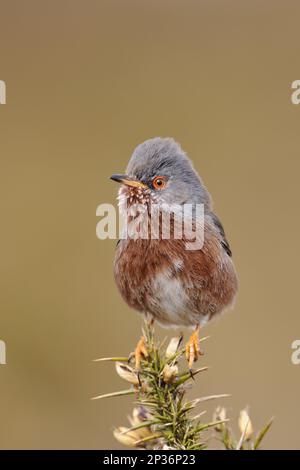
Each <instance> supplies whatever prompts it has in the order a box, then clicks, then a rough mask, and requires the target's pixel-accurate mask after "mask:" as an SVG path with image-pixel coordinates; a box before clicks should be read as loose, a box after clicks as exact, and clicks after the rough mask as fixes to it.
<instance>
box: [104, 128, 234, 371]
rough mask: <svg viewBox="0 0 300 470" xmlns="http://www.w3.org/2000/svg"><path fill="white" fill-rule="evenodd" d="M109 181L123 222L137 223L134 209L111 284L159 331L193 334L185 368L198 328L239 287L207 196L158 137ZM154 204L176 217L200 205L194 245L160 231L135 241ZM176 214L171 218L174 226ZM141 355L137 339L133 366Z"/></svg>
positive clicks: (171, 145)
mask: <svg viewBox="0 0 300 470" xmlns="http://www.w3.org/2000/svg"><path fill="white" fill-rule="evenodd" d="M111 179H112V180H114V181H117V182H119V183H121V185H122V186H121V188H120V190H119V205H120V210H121V213H122V214H123V216H124V217H125V219H126V220H127V222H128V223H131V222H133V221H134V220H135V218H136V217H137V213H135V211H134V210H133V209H134V207H135V206H136V205H137V206H138V207H139V211H138V212H139V224H137V227H139V228H137V227H136V231H137V236H128V237H124V238H122V239H121V240H119V242H118V244H117V248H116V255H115V263H114V275H115V280H116V284H117V286H118V288H119V290H120V293H121V295H122V297H123V298H124V299H125V301H126V302H127V304H128V305H129V306H130V307H132V308H134V309H136V310H138V311H139V312H141V313H143V314H145V315H147V317H149V318H150V319H151V321H154V320H157V321H158V322H159V323H160V324H161V325H162V326H165V327H170V326H178V327H179V326H190V327H194V328H195V331H194V332H193V334H192V335H191V337H190V339H189V342H188V343H187V345H186V357H187V360H188V363H189V367H190V369H191V368H192V365H193V362H194V360H196V359H197V358H198V355H199V354H200V349H199V336H198V335H199V328H200V326H201V325H203V324H205V323H206V322H207V321H209V320H210V319H211V318H213V317H215V316H216V315H218V314H220V313H221V312H223V311H224V310H225V309H227V308H229V307H230V306H232V304H233V302H234V298H235V295H236V292H237V287H238V282H237V275H236V271H235V267H234V264H233V261H232V253H231V249H230V247H229V243H228V241H227V239H226V236H225V232H224V229H223V226H222V224H221V222H220V220H219V219H218V217H217V216H216V215H215V213H214V212H213V211H212V202H211V197H210V194H209V192H208V191H207V189H206V187H205V186H204V184H203V183H202V180H201V178H200V177H199V175H198V174H197V172H196V171H195V169H194V168H193V165H192V163H191V161H190V160H189V158H188V157H187V155H186V154H185V152H184V151H183V150H182V149H181V147H180V145H179V144H177V143H176V142H175V141H174V140H173V139H171V138H158V137H157V138H153V139H150V140H147V141H145V142H144V143H142V144H140V145H139V146H138V147H137V148H136V149H135V150H134V152H133V154H132V156H131V159H130V161H129V164H128V166H127V169H126V174H125V175H120V174H115V175H112V176H111ZM154 205H156V206H157V207H159V213H160V215H165V214H164V212H167V215H168V214H169V215H170V214H171V212H170V205H171V207H172V205H174V206H175V207H176V208H177V209H176V210H177V212H178V207H179V208H183V207H184V206H185V205H188V207H190V208H191V207H192V208H195V207H196V206H197V205H202V207H204V217H203V224H202V225H203V227H202V228H203V243H202V245H201V247H200V248H198V249H188V248H187V242H188V240H187V238H186V237H185V235H184V234H183V236H181V237H180V238H175V237H174V236H173V237H172V236H170V237H169V238H164V237H163V236H162V229H161V228H160V229H159V230H158V235H157V234H156V237H152V238H151V236H150V237H149V236H148V237H147V238H146V237H144V238H142V237H139V236H138V233H139V231H141V224H143V221H144V224H145V225H146V227H148V228H150V226H151V216H152V217H153V215H152V212H151V207H152V206H154ZM140 208H142V209H144V213H143V210H142V211H141V209H140ZM175 212H176V211H175ZM175 212H174V211H173V212H172V214H171V221H173V228H174V213H175ZM175 215H176V214H175ZM188 217H189V222H190V225H191V227H194V226H195V224H196V223H197V217H198V216H197V212H196V211H195V210H193V209H192V210H190V212H189V215H188ZM149 218H150V221H149ZM159 220H160V221H161V220H162V218H161V217H160V218H159ZM171 226H172V223H171ZM135 235H136V234H135ZM142 356H147V345H146V340H145V338H143V337H142V338H141V339H140V341H139V343H138V346H137V348H136V351H135V358H136V367H137V368H139V366H140V361H141V357H142Z"/></svg>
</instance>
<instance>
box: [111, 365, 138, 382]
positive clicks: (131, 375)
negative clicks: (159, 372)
mask: <svg viewBox="0 0 300 470" xmlns="http://www.w3.org/2000/svg"><path fill="white" fill-rule="evenodd" d="M116 371H117V374H118V375H119V376H120V377H121V379H124V380H126V381H127V382H129V383H131V384H133V385H139V378H138V375H137V373H136V372H135V371H134V370H133V369H132V367H130V366H129V365H128V364H124V363H123V362H116Z"/></svg>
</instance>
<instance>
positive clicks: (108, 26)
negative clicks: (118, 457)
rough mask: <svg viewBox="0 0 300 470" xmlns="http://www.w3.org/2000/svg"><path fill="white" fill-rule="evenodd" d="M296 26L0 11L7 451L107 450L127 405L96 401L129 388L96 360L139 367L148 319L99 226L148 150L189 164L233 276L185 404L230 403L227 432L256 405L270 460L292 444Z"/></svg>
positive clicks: (109, 8)
mask: <svg viewBox="0 0 300 470" xmlns="http://www.w3.org/2000/svg"><path fill="white" fill-rule="evenodd" d="M299 18H300V5H299V2H297V1H291V0H287V1H286V0H281V1H275V0H272V1H271V0H269V1H264V2H262V1H255V0H254V1H252V0H251V1H250V0H248V1H244V2H240V1H238V0H235V1H233V0H232V1H229V0H228V1H222V0H219V1H215V0H207V1H204V0H199V1H191V0H182V1H175V0H172V1H171V0H163V1H162V0H161V1H145V0H140V1H130V0H124V1H121V0H119V1H115V0H110V1H108V0H107V1H102V0H101V1H100V0H97V1H96V0H80V1H79V0H72V1H71V0H69V1H67V0H63V1H61V0H60V1H58V0H55V1H45V0H44V1H38V0H27V1H26V2H24V1H21V0H19V1H17V0H9V1H8V0H7V1H5V0H0V79H2V80H5V81H6V85H7V104H6V105H5V106H4V105H3V106H0V158H1V172H0V193H1V194H0V214H1V262H0V285H1V316H0V339H2V340H4V341H5V342H6V345H7V365H1V366H0V416H1V424H0V447H1V448H73V449H77V448H117V447H118V444H117V443H116V442H115V441H114V439H113V437H112V429H113V427H114V426H115V425H125V424H126V414H128V413H129V411H130V409H131V399H130V398H121V399H117V400H111V401H91V400H90V398H91V397H92V396H95V395H98V394H100V393H105V392H109V391H114V390H118V389H122V387H123V388H124V387H126V384H125V386H124V383H122V381H121V379H119V378H118V376H117V375H116V374H115V372H114V369H113V367H112V366H110V365H109V364H104V365H101V364H97V363H93V362H92V360H93V359H94V358H96V357H101V356H109V355H116V354H117V355H119V354H121V355H124V354H125V355H126V354H127V353H128V352H130V351H131V350H132V349H133V347H134V345H135V342H136V341H137V339H138V337H139V334H140V317H139V316H138V314H136V313H135V312H133V311H131V310H130V309H129V308H128V307H127V306H126V305H125V304H124V302H123V301H122V300H121V298H120V296H119V294H118V292H117V289H116V287H115V284H114V280H113V274H112V263H113V256H114V248H115V241H114V240H105V241H100V240H98V239H97V238H96V235H95V228H96V223H97V218H96V215H95V213H96V207H97V205H98V204H100V203H102V202H106V203H114V202H115V196H116V190H117V188H116V185H115V184H114V183H113V182H111V181H110V180H109V179H108V177H109V176H110V175H111V174H112V173H114V172H122V171H123V170H124V168H125V166H126V163H127V161H128V158H129V157H130V154H131V152H132V150H133V148H134V147H135V146H136V145H137V144H138V143H140V142H142V141H143V140H145V139H147V138H149V137H153V136H172V137H174V138H175V139H176V140H178V141H179V142H180V143H181V144H182V146H183V148H184V149H185V150H186V151H187V152H188V154H189V155H190V157H191V158H192V160H193V161H194V164H195V166H196V168H197V169H198V171H199V173H200V174H201V176H202V177H203V179H204V181H205V183H206V185H207V187H208V189H209V190H210V191H211V193H212V195H213V199H214V202H215V210H216V212H217V214H218V215H219V216H220V218H221V220H222V222H223V224H224V226H225V229H226V232H227V235H228V238H229V241H230V243H231V246H232V249H233V253H234V260H235V263H236V266H237V269H238V273H239V278H240V291H239V295H238V300H237V303H236V306H235V308H234V311H233V312H231V313H228V314H227V315H226V316H224V317H223V318H221V319H220V320H217V321H216V322H214V323H213V324H211V325H209V326H208V327H207V328H206V329H205V331H204V333H203V334H210V335H211V339H210V340H209V341H208V342H207V343H206V344H205V356H204V357H203V358H202V359H201V364H203V365H204V364H208V365H210V366H211V369H210V370H209V371H208V372H207V373H206V375H204V376H202V380H201V381H200V382H199V383H197V386H196V387H195V390H194V391H193V395H195V396H196V395H197V396H198V395H204V394H211V393H226V392H227V393H231V394H232V396H231V398H228V399H226V400H225V399H224V400H223V401H221V403H222V404H224V405H227V406H228V408H229V411H230V415H231V416H232V418H233V423H235V422H236V419H237V415H238V411H239V409H240V408H242V407H244V406H245V405H249V406H250V412H251V417H252V420H253V423H254V426H255V427H256V428H260V427H261V426H262V425H263V424H264V423H265V422H266V421H267V420H268V419H269V418H270V417H271V416H273V415H274V416H275V417H276V420H275V423H274V427H273V429H272V431H271V432H270V434H269V436H268V437H267V438H266V440H265V447H266V448H279V447H281V448H300V435H299V425H298V423H299V420H300V407H299V386H300V366H295V365H292V363H291V359H290V357H291V352H292V350H291V343H292V341H293V340H295V339H299V337H300V315H299V301H298V293H299V261H300V260H299V235H300V222H299V193H300V190H299V171H300V158H299V146H300V132H299V124H300V106H295V105H293V104H292V103H291V99H290V96H291V83H292V82H293V81H294V80H296V79H300V72H299V57H300V51H299V34H300V33H299ZM166 333H167V334H169V335H172V331H170V332H164V333H163V334H166ZM208 410H209V413H210V412H211V410H212V407H211V406H210V407H209V408H208ZM209 413H208V419H209ZM233 427H234V428H236V426H235V424H233Z"/></svg>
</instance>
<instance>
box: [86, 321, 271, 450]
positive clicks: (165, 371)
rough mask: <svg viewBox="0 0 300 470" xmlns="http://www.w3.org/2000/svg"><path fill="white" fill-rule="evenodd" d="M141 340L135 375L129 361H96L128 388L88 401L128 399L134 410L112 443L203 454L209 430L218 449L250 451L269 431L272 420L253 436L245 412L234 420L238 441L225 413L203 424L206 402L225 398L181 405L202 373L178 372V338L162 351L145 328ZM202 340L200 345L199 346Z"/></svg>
mask: <svg viewBox="0 0 300 470" xmlns="http://www.w3.org/2000/svg"><path fill="white" fill-rule="evenodd" d="M143 335H144V337H145V338H146V344H147V349H145V350H144V354H143V359H142V361H141V365H140V369H139V370H138V371H137V370H135V368H134V367H133V366H132V365H131V362H132V357H130V358H129V359H128V358H126V357H112V358H103V359H97V360H96V361H114V362H115V366H116V371H117V373H118V375H119V376H120V377H121V378H122V379H123V380H125V381H126V382H128V383H130V385H131V387H130V388H129V389H127V390H123V391H120V392H114V393H109V394H106V395H100V396H98V397H95V398H94V399H104V398H109V397H120V396H122V395H133V396H134V397H135V405H136V406H135V408H134V410H133V413H132V416H131V417H129V422H130V427H118V428H116V429H115V430H114V436H115V438H116V439H117V440H118V441H119V442H120V443H121V444H123V445H125V446H129V447H135V448H139V449H157V450H158V449H165V450H168V449H170V450H171V449H174V450H175V449H176V450H202V449H206V448H208V437H211V433H210V434H208V432H209V430H210V431H212V432H213V433H214V437H216V438H217V439H218V441H219V442H220V443H221V444H222V448H225V449H230V450H233V449H236V450H256V449H258V448H259V446H260V444H261V441H262V439H263V438H264V436H265V434H266V433H267V431H268V430H269V428H270V426H271V423H272V420H271V421H270V422H269V423H268V424H267V425H266V426H265V427H264V429H263V430H262V431H260V432H259V433H258V434H257V435H255V433H254V431H253V427H252V423H251V421H250V418H249V415H248V411H247V410H246V409H244V410H242V411H241V413H240V416H239V429H240V433H241V435H240V437H239V438H238V439H237V438H236V437H235V436H234V435H233V433H232V431H231V429H230V428H229V426H228V421H229V420H228V418H227V416H226V410H225V408H221V407H218V408H217V409H216V411H215V413H214V416H213V419H212V420H211V421H208V422H204V421H203V416H204V414H205V411H204V410H198V408H199V407H200V406H203V404H205V403H206V402H207V401H209V400H215V399H218V398H224V397H227V396H228V395H225V394H222V395H211V396H206V397H201V398H197V399H194V400H187V399H186V392H187V391H188V390H189V389H190V388H191V387H192V386H193V385H194V381H195V379H196V378H198V377H199V376H201V374H202V373H203V372H204V371H205V370H207V367H201V368H198V369H196V370H194V371H193V372H192V373H191V372H190V371H189V370H183V371H180V368H179V365H180V363H183V362H185V361H182V360H181V359H182V358H183V356H184V354H185V350H184V349H183V348H182V347H181V342H182V338H181V337H174V338H172V339H171V341H170V343H169V345H168V346H167V347H166V348H165V347H164V344H163V343H164V342H163V343H160V344H156V342H155V340H154V334H153V329H152V327H150V326H149V325H147V324H146V325H145V328H144V331H143ZM205 339H207V338H202V339H201V340H200V341H205Z"/></svg>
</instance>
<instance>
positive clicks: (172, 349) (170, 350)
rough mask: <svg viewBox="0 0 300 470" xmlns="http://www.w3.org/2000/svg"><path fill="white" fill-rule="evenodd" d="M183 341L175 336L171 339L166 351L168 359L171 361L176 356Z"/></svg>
mask: <svg viewBox="0 0 300 470" xmlns="http://www.w3.org/2000/svg"><path fill="white" fill-rule="evenodd" d="M181 339H182V338H181V336H175V337H174V338H172V339H171V341H170V342H169V345H168V347H167V350H166V358H167V359H170V358H171V357H173V356H174V354H176V353H177V351H178V348H179V345H180V343H181Z"/></svg>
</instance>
